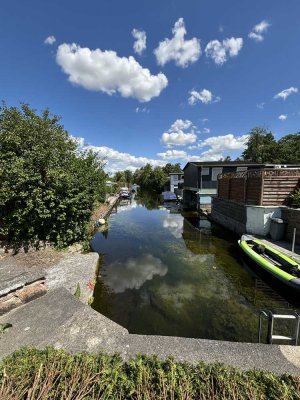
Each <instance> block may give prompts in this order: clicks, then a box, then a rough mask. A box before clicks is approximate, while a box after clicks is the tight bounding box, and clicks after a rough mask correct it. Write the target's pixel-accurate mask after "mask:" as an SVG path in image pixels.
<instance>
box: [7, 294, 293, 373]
mask: <svg viewBox="0 0 300 400" xmlns="http://www.w3.org/2000/svg"><path fill="white" fill-rule="evenodd" d="M6 322H7V323H11V324H12V327H11V328H9V329H7V330H6V331H5V333H3V334H2V335H1V336H0V358H3V357H5V356H7V355H8V354H10V353H12V352H13V351H15V350H16V349H18V348H20V347H22V346H29V345H31V346H35V347H38V348H44V347H46V346H50V345H52V346H54V347H56V348H63V349H65V350H66V351H68V352H78V351H87V352H94V353H95V352H99V351H104V352H108V353H116V352H117V353H120V354H121V355H122V357H123V358H124V359H128V358H130V357H132V356H135V355H136V354H149V355H150V354H156V355H157V356H158V357H159V358H162V359H163V358H166V357H167V356H169V355H172V356H173V357H174V358H175V359H177V360H179V361H187V362H190V363H197V362H199V361H204V362H205V363H214V362H221V363H224V364H225V365H230V366H234V367H237V368H240V369H254V368H255V369H259V370H266V371H270V372H273V373H275V374H283V373H290V374H294V375H300V347H293V346H278V345H265V344H252V343H237V342H225V341H216V340H203V339H188V338H180V337H167V336H147V335H131V334H128V332H127V330H126V329H125V328H123V327H121V326H120V325H118V324H116V323H115V322H113V321H111V320H109V319H108V318H106V317H104V316H103V315H101V314H99V313H97V312H96V311H94V310H93V309H92V308H91V307H88V306H86V305H84V304H82V303H81V302H79V301H78V300H77V299H76V298H75V297H74V296H73V295H72V294H71V293H70V292H69V291H68V290H66V289H64V288H57V289H53V290H52V291H50V292H48V293H47V294H46V295H45V296H43V297H41V298H39V299H37V300H33V301H32V302H30V303H28V304H27V305H24V306H21V307H19V308H17V309H15V310H13V311H11V312H10V313H8V314H6V315H5V316H3V317H0V323H6Z"/></svg>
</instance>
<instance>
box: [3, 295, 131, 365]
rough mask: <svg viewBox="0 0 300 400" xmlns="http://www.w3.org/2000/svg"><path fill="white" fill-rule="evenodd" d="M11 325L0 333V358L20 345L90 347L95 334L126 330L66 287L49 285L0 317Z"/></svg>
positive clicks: (121, 333) (84, 348) (117, 334)
mask: <svg viewBox="0 0 300 400" xmlns="http://www.w3.org/2000/svg"><path fill="white" fill-rule="evenodd" d="M3 323H10V324H12V327H11V328H9V329H7V330H5V332H4V333H2V334H1V333H0V358H3V357H5V356H7V355H8V354H10V353H12V352H13V351H15V350H16V349H18V348H20V347H22V346H35V347H38V348H43V347H46V346H49V345H51V344H57V346H56V347H64V346H59V343H63V344H65V345H66V346H67V345H68V343H72V345H73V346H74V348H75V349H76V351H84V350H86V351H89V350H90V349H93V346H94V344H95V343H96V342H97V340H98V338H99V337H100V338H105V337H110V336H120V337H122V335H124V334H128V331H127V329H125V328H123V327H122V326H120V325H118V324H116V323H115V322H113V321H111V320H110V319H108V318H106V317H104V316H103V315H101V314H99V313H98V312H97V311H94V310H93V309H92V308H91V307H89V306H87V305H84V304H82V303H81V302H80V301H78V300H77V299H76V298H75V297H74V296H73V295H72V294H71V293H70V292H69V291H68V290H66V289H64V288H57V289H53V290H52V291H50V292H48V293H47V294H46V295H45V296H43V297H40V298H39V299H36V300H33V301H31V302H30V303H28V304H26V305H23V306H20V307H18V308H17V309H15V310H13V311H11V312H9V313H8V314H5V315H4V316H2V317H0V324H3Z"/></svg>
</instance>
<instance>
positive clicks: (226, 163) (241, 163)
mask: <svg viewBox="0 0 300 400" xmlns="http://www.w3.org/2000/svg"><path fill="white" fill-rule="evenodd" d="M189 164H193V165H195V166H197V167H230V166H235V165H236V166H241V167H247V166H257V167H274V166H276V165H285V166H287V167H300V164H284V163H282V164H270V163H264V164H262V163H256V162H252V161H191V162H188V163H187V164H186V165H185V166H184V167H183V170H185V169H186V167H187V166H188V165H189Z"/></svg>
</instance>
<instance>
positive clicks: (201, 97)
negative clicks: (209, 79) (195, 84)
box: [188, 89, 221, 105]
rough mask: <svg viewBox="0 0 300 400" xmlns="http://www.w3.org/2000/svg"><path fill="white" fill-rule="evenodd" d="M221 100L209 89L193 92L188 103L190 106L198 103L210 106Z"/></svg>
mask: <svg viewBox="0 0 300 400" xmlns="http://www.w3.org/2000/svg"><path fill="white" fill-rule="evenodd" d="M220 100H221V97H219V96H214V95H213V94H212V92H211V91H210V90H208V89H203V90H201V91H200V92H197V91H196V90H191V91H190V97H189V100H188V101H189V104H190V105H194V104H196V103H197V102H198V101H201V103H204V104H210V103H217V102H218V101H220Z"/></svg>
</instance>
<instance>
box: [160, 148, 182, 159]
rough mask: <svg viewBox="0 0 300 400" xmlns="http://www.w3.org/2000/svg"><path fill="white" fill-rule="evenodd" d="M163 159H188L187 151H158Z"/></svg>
mask: <svg viewBox="0 0 300 400" xmlns="http://www.w3.org/2000/svg"><path fill="white" fill-rule="evenodd" d="M157 155H158V156H159V157H161V158H162V159H163V160H177V159H178V158H184V159H186V157H187V153H186V152H185V151H183V150H167V151H166V152H165V153H157Z"/></svg>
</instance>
